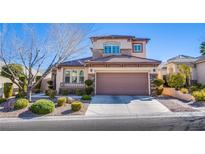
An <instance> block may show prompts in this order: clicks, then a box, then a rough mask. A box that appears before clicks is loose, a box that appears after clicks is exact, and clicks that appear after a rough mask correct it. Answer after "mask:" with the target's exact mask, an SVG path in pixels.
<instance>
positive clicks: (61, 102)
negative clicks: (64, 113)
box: [57, 97, 67, 106]
mask: <svg viewBox="0 0 205 154" xmlns="http://www.w3.org/2000/svg"><path fill="white" fill-rule="evenodd" d="M57 103H58V106H63V105H65V103H67V98H66V97H60V98H58V100H57Z"/></svg>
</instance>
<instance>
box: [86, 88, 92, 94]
mask: <svg viewBox="0 0 205 154" xmlns="http://www.w3.org/2000/svg"><path fill="white" fill-rule="evenodd" d="M93 91H94V88H93V87H86V88H85V93H86V94H87V95H91V94H92V92H93Z"/></svg>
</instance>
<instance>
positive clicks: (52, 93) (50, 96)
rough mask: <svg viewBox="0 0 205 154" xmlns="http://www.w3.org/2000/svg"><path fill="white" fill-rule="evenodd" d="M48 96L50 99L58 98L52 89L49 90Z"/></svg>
mask: <svg viewBox="0 0 205 154" xmlns="http://www.w3.org/2000/svg"><path fill="white" fill-rule="evenodd" d="M48 96H49V98H51V99H54V98H55V96H56V91H55V90H52V89H49V90H48Z"/></svg>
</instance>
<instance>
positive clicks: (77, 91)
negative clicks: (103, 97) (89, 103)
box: [75, 89, 85, 96]
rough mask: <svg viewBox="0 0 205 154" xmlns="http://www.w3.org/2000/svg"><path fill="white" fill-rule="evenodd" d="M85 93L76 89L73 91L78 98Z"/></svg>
mask: <svg viewBox="0 0 205 154" xmlns="http://www.w3.org/2000/svg"><path fill="white" fill-rule="evenodd" d="M84 93H85V90H84V89H76V90H75V94H76V95H78V96H82V95H83V94H84Z"/></svg>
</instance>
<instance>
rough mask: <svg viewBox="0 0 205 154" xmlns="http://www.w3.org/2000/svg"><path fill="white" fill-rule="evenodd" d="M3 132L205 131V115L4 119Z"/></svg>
mask: <svg viewBox="0 0 205 154" xmlns="http://www.w3.org/2000/svg"><path fill="white" fill-rule="evenodd" d="M0 130H1V131H183V130H186V131H187V130H205V116H196V117H149V118H147V117H145V118H143V117H142V118H138V117H136V118H133V117H132V118H129V117H124V118H122V117H120V118H113V119H112V118H108V119H103V118H101V119H98V118H97V119H92V118H90V119H89V118H88V119H80V118H79V119H53V120H50V119H49V120H47V119H44V120H32V119H29V120H5V121H4V120H1V121H0Z"/></svg>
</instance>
